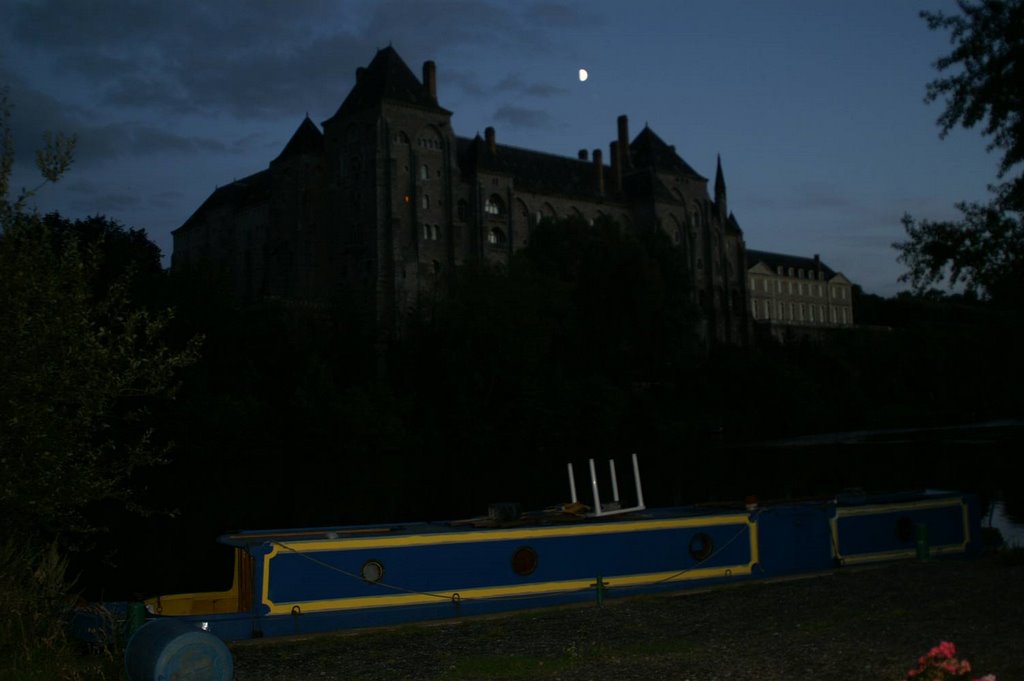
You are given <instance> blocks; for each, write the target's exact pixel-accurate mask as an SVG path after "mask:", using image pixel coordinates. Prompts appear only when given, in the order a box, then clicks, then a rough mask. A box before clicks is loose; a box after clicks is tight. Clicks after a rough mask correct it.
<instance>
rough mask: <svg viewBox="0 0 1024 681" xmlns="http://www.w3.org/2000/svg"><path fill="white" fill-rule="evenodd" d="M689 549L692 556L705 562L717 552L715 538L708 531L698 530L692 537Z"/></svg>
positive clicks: (698, 560)
mask: <svg viewBox="0 0 1024 681" xmlns="http://www.w3.org/2000/svg"><path fill="white" fill-rule="evenodd" d="M689 550H690V557H691V558H693V559H694V560H695V561H697V562H698V563H700V562H703V561H705V560H707V559H708V558H710V557H711V554H712V553H714V552H715V540H714V539H712V538H711V535H709V534H708V533H707V532H698V533H697V534H695V535H693V537H691V538H690V546H689Z"/></svg>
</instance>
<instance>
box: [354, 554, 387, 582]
mask: <svg viewBox="0 0 1024 681" xmlns="http://www.w3.org/2000/svg"><path fill="white" fill-rule="evenodd" d="M360 574H361V575H362V577H363V579H364V580H366V581H367V582H370V583H371V584H375V583H377V582H379V581H380V580H382V579H384V564H383V563H381V562H380V561H379V560H368V561H366V562H365V563H363V569H362V570H361V571H360Z"/></svg>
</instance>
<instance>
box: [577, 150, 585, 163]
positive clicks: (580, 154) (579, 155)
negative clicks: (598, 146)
mask: <svg viewBox="0 0 1024 681" xmlns="http://www.w3.org/2000/svg"><path fill="white" fill-rule="evenodd" d="M576 157H577V158H578V159H579V160H581V161H586V160H587V150H586V149H580V150H579V152H578V153H577V154H576Z"/></svg>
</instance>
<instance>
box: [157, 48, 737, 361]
mask: <svg viewBox="0 0 1024 681" xmlns="http://www.w3.org/2000/svg"><path fill="white" fill-rule="evenodd" d="M403 67H404V65H403ZM432 68H433V67H432V66H431V75H430V78H431V79H432V78H433V75H432V74H433V71H432ZM372 75H373V74H370V75H369V76H368V75H367V74H366V73H365V72H362V70H361V72H360V73H357V87H359V85H358V82H359V79H360V78H364V79H365V78H368V77H371V76H372ZM427 79H428V77H427V70H426V66H425V68H424V84H423V85H422V87H428V85H427V84H426V83H427ZM364 82H365V81H364ZM429 87H430V88H432V89H433V88H434V84H433V82H432V80H431V82H430V84H429ZM354 91H355V89H354ZM344 110H345V107H344V106H343V107H342V109H339V113H338V114H336V115H335V116H334V117H332V118H331V119H329V120H327V121H325V122H324V123H323V133H322V147H320V148H318V149H317V150H316V151H315V152H314V151H308V152H303V153H298V154H291V155H287V154H285V153H284V152H283V153H282V156H280V157H279V158H278V159H275V161H273V162H271V164H270V165H269V167H268V168H267V169H266V170H265V171H262V172H261V173H257V174H256V175H254V176H251V177H250V178H246V179H245V180H242V181H239V182H236V183H233V184H232V185H228V186H226V187H224V188H221V189H219V190H218V191H217V192H214V194H213V195H212V196H211V197H210V199H209V200H208V201H207V202H206V203H205V204H204V205H203V206H202V207H200V209H199V210H197V212H196V214H195V215H193V216H192V217H191V218H190V220H189V221H188V222H187V223H186V224H185V225H183V226H182V228H180V229H178V230H176V231H175V233H174V255H173V258H172V267H174V268H185V267H189V266H194V265H197V264H199V263H201V262H202V263H206V264H207V265H209V264H213V265H214V266H215V267H216V268H218V269H220V270H221V271H222V272H224V273H225V275H226V276H227V277H228V280H229V281H230V282H231V285H232V287H233V289H234V291H235V292H236V293H237V294H238V295H239V296H241V297H243V298H245V299H249V300H251V299H256V298H268V297H269V298H285V299H299V300H304V301H320V302H327V301H329V300H331V299H332V298H333V297H334V296H337V295H340V294H342V293H343V292H344V293H347V294H349V295H352V294H354V295H357V296H359V297H361V298H362V299H364V300H366V301H367V303H368V304H369V305H370V306H371V307H372V308H373V312H374V314H375V316H376V318H377V320H378V321H379V323H380V325H381V327H382V329H385V330H386V331H387V332H389V333H400V332H401V328H402V324H403V321H404V320H405V319H406V318H407V316H408V314H409V312H410V311H412V310H414V309H415V308H416V307H417V305H418V304H419V303H420V302H421V300H422V299H424V298H425V297H430V296H434V295H439V293H440V291H441V290H442V288H443V282H444V280H445V276H446V275H447V274H448V273H449V272H451V271H452V270H453V269H454V268H455V267H458V266H459V265H461V264H463V263H465V262H467V261H469V260H472V259H483V260H488V261H492V262H508V260H509V258H511V256H512V255H513V253H514V252H515V251H516V250H518V249H521V248H523V247H524V246H525V245H526V244H527V243H528V242H529V238H530V232H531V230H532V229H533V228H535V227H536V225H537V223H538V222H539V221H540V220H541V219H543V218H545V217H553V218H564V217H568V216H571V215H576V216H579V217H581V218H582V219H584V220H587V221H592V220H596V219H598V218H600V217H602V216H608V217H610V218H612V219H614V220H616V221H618V222H619V223H620V224H622V225H624V226H625V227H627V228H631V229H638V230H643V229H660V230H662V231H664V232H665V233H666V234H667V235H668V236H669V238H670V239H671V240H672V241H673V243H675V244H676V246H677V247H678V248H680V249H681V250H682V251H683V253H684V256H685V259H686V262H687V263H688V264H689V266H690V271H691V277H692V293H693V296H694V298H695V300H696V301H697V302H698V303H699V304H700V306H701V308H702V310H703V311H704V316H705V318H706V333H707V336H708V338H709V339H712V340H718V341H723V342H730V343H743V342H746V340H747V338H748V336H749V316H748V314H747V306H746V304H745V302H744V301H745V297H746V277H745V274H744V267H743V263H744V249H745V246H744V243H743V237H742V232H740V230H739V228H738V226H737V227H734V228H732V229H730V228H728V222H729V220H733V219H732V218H731V216H730V215H728V213H727V211H726V207H725V200H724V199H725V197H724V189H723V190H722V191H721V192H720V195H719V191H718V188H717V185H716V196H715V197H714V199H712V197H711V196H709V194H708V189H707V180H706V179H704V178H702V177H700V176H698V175H696V173H693V172H692V171H691V172H690V173H689V174H687V173H683V172H673V171H667V170H665V169H656V168H653V167H651V168H649V169H645V168H642V167H634V166H633V165H632V162H631V161H630V159H629V155H628V152H627V153H624V154H623V155H622V158H620V159H617V160H616V159H615V157H616V148H615V145H616V144H618V148H619V149H623V148H624V149H627V150H628V147H629V144H628V130H627V127H626V125H627V123H626V121H625V117H621V118H620V120H619V130H618V139H617V141H616V142H613V143H612V145H611V147H612V148H611V149H610V150H611V152H612V153H611V156H612V157H613V163H612V164H611V165H605V164H604V163H603V161H602V160H601V159H600V158H594V159H590V160H587V159H584V158H582V155H581V158H580V159H578V160H577V161H578V163H579V164H580V165H579V166H571V168H572V170H573V172H574V173H575V174H574V177H576V178H577V179H578V178H587V179H586V181H585V182H583V184H582V185H580V184H579V183H577V184H576V185H575V186H574V188H573V189H572V190H564V191H563V190H562V189H560V188H559V187H551V188H550V189H547V190H537V189H531V188H530V186H536V183H535V182H534V183H532V185H531V180H532V179H533V178H529V177H524V176H523V175H518V176H517V174H516V173H515V172H509V171H507V170H503V169H502V164H501V158H500V157H501V154H503V153H506V154H509V153H511V151H509V149H510V148H507V147H501V146H499V145H497V143H496V140H495V133H494V130H493V129H490V128H489V129H488V130H487V138H486V139H485V140H482V142H477V144H482V145H484V146H481V147H478V148H479V149H483V150H484V152H485V156H486V153H489V154H490V156H487V157H486V159H485V161H486V162H482V163H479V164H476V165H473V164H472V163H470V164H468V165H467V163H466V161H465V159H464V158H461V157H460V144H462V145H463V146H465V140H462V141H460V140H459V139H458V138H457V137H456V135H455V133H454V131H453V129H452V127H451V121H450V119H451V114H450V112H447V111H445V110H444V109H441V108H439V107H437V106H422V105H417V104H415V103H409V102H402V101H392V100H389V99H386V98H385V99H382V100H381V101H380V102H378V103H376V104H374V105H373V106H363V107H361V108H356V109H353V110H352V111H348V112H346V113H344V114H343V113H342V111H344ZM300 130H301V128H300ZM313 134H318V133H316V132H314V133H313ZM298 135H299V133H298V132H297V133H296V136H298ZM293 139H294V138H293ZM286 151H287V148H286ZM519 151H520V152H524V150H519ZM524 153H527V154H530V155H533V156H531V157H530V158H534V157H536V158H535V159H534V160H535V161H536V162H537V163H538V164H541V165H543V163H544V162H545V157H546V158H547V159H549V160H551V162H552V163H556V164H560V165H559V168H562V169H564V168H565V167H566V165H565V164H566V163H567V162H569V163H573V162H574V161H573V160H571V159H565V158H563V157H557V158H556V157H551V156H549V155H545V154H541V153H540V152H524ZM672 154H673V155H674V149H673V150H672ZM595 156H597V150H595ZM680 163H682V162H681V161H680ZM683 165H684V166H685V164H683ZM646 172H650V174H651V178H653V179H651V180H650V181H651V182H652V183H653V184H652V185H651V186H652V187H654V189H652V190H651V191H650V192H649V193H647V194H644V193H643V192H640V193H637V192H635V191H634V192H630V191H626V190H625V189H624V188H623V187H624V183H625V182H626V181H627V179H628V176H629V175H631V174H632V175H634V176H638V175H642V174H643V173H646ZM634 179H635V177H634ZM641 179H643V178H641ZM733 224H734V223H733Z"/></svg>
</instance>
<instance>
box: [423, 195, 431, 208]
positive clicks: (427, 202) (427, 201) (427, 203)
mask: <svg viewBox="0 0 1024 681" xmlns="http://www.w3.org/2000/svg"><path fill="white" fill-rule="evenodd" d="M423 208H424V209H427V208H430V196H428V195H427V194H424V195H423Z"/></svg>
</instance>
